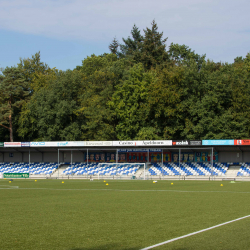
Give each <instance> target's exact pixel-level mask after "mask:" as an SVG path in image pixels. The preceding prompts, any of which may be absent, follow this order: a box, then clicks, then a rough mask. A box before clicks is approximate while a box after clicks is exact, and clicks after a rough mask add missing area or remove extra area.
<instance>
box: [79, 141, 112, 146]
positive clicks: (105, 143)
mask: <svg viewBox="0 0 250 250" xmlns="http://www.w3.org/2000/svg"><path fill="white" fill-rule="evenodd" d="M84 146H88V147H98V146H101V147H109V146H113V142H112V141H85V145H84Z"/></svg>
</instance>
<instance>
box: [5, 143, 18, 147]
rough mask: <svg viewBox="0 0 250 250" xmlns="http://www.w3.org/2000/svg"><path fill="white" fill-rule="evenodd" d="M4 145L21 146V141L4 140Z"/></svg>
mask: <svg viewBox="0 0 250 250" xmlns="http://www.w3.org/2000/svg"><path fill="white" fill-rule="evenodd" d="M4 147H21V142H5V143H4Z"/></svg>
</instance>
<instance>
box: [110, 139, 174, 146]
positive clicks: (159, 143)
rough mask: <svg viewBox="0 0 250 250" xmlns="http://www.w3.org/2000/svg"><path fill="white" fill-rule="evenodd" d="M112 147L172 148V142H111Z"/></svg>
mask: <svg viewBox="0 0 250 250" xmlns="http://www.w3.org/2000/svg"><path fill="white" fill-rule="evenodd" d="M113 146H124V147H128V146H172V140H164V141H158V140H152V141H113Z"/></svg>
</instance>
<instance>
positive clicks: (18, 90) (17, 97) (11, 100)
mask: <svg viewBox="0 0 250 250" xmlns="http://www.w3.org/2000/svg"><path fill="white" fill-rule="evenodd" d="M2 73H3V76H2V77H1V79H0V125H1V126H2V127H4V128H6V129H8V130H9V140H10V141H11V142H13V140H14V137H13V133H14V131H13V122H14V120H15V119H16V116H15V115H14V114H16V113H17V110H20V108H21V106H22V104H23V103H24V101H25V98H27V97H28V96H29V94H30V92H29V91H28V88H27V87H28V84H27V81H26V79H25V78H24V75H23V71H22V70H21V69H19V68H17V67H10V68H9V67H7V68H5V70H3V72H2Z"/></svg>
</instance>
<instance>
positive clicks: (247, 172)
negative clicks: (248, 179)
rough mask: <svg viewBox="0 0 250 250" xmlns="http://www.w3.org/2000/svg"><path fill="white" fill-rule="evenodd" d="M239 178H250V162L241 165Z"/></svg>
mask: <svg viewBox="0 0 250 250" xmlns="http://www.w3.org/2000/svg"><path fill="white" fill-rule="evenodd" d="M237 176H250V162H246V163H241V167H240V170H239V172H238V173H237Z"/></svg>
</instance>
